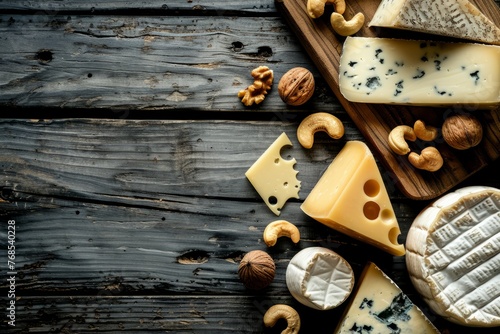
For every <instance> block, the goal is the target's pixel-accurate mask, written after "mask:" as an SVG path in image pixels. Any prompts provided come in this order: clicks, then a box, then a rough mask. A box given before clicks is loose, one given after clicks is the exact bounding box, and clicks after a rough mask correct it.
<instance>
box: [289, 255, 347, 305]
mask: <svg viewBox="0 0 500 334" xmlns="http://www.w3.org/2000/svg"><path fill="white" fill-rule="evenodd" d="M286 285H287V287H288V290H289V291H290V294H291V295H292V296H293V297H294V298H295V299H297V300H298V301H299V302H300V303H302V304H304V305H306V306H309V307H311V308H313V309H317V310H328V309H332V308H334V307H337V306H339V305H340V304H342V303H343V302H344V301H345V300H346V299H347V297H348V296H349V295H350V293H351V291H352V289H353V287H354V273H353V271H352V268H351V266H350V265H349V263H348V262H347V261H346V260H345V259H344V258H343V257H341V256H340V255H339V254H337V253H335V252H334V251H332V250H330V249H328V248H324V247H308V248H305V249H303V250H301V251H300V252H298V253H297V254H296V255H295V256H294V257H293V258H292V259H291V260H290V263H289V264H288V267H287V270H286Z"/></svg>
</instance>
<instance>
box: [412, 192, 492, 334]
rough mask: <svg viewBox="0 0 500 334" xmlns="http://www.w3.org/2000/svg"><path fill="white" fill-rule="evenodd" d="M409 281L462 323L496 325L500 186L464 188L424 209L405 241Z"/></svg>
mask: <svg viewBox="0 0 500 334" xmlns="http://www.w3.org/2000/svg"><path fill="white" fill-rule="evenodd" d="M406 249H407V253H406V264H407V268H408V272H409V274H410V278H411V281H412V283H413V285H414V286H415V288H416V290H417V291H418V292H419V293H420V294H421V295H422V297H423V298H424V300H425V301H426V302H427V304H428V305H429V306H430V307H431V309H432V310H433V311H434V312H436V313H437V314H439V315H441V316H442V317H444V318H446V319H447V320H449V321H452V322H455V323H459V324H461V325H464V326H477V327H496V326H500V190H499V189H496V188H491V187H482V186H476V187H465V188H461V189H459V190H457V191H455V192H452V193H449V194H447V195H445V196H443V197H441V198H439V199H438V200H436V201H435V202H433V203H432V204H431V205H430V206H428V207H427V208H425V209H424V210H422V212H421V213H420V214H419V215H418V216H417V217H416V218H415V220H414V222H413V223H412V225H411V227H410V229H409V232H408V235H407V240H406Z"/></svg>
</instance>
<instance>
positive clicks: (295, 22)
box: [277, 0, 500, 199]
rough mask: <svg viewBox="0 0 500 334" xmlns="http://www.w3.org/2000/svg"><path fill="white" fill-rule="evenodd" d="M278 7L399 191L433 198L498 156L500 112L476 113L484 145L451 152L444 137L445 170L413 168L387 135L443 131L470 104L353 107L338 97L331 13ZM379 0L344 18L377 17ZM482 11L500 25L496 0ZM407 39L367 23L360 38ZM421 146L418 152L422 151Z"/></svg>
mask: <svg viewBox="0 0 500 334" xmlns="http://www.w3.org/2000/svg"><path fill="white" fill-rule="evenodd" d="M277 3H278V8H279V9H280V10H281V11H282V13H283V15H284V16H285V17H286V19H287V20H288V22H289V24H290V27H291V28H292V30H294V31H295V33H296V34H297V36H298V38H299V40H300V41H301V43H302V44H303V45H304V48H305V49H306V50H307V51H308V53H309V55H310V57H311V58H312V59H313V61H314V63H315V64H316V66H317V67H318V68H319V69H320V72H321V73H322V74H323V76H324V78H325V79H326V81H327V83H328V84H329V86H330V88H331V89H332V91H333V92H334V94H335V96H336V97H337V98H338V99H339V101H340V103H341V104H342V106H343V107H344V108H345V110H346V111H347V113H348V114H349V116H350V117H351V118H352V120H353V121H354V123H355V124H356V125H357V126H358V128H359V129H360V131H361V132H362V133H363V135H364V136H365V138H366V139H367V140H368V141H369V143H370V144H371V148H372V149H374V150H375V151H376V152H377V154H378V156H379V158H380V159H381V161H382V162H383V163H384V166H385V167H386V168H387V169H388V170H389V171H391V172H392V173H394V174H395V175H396V178H397V180H398V185H399V187H400V188H401V190H402V191H403V192H404V193H405V194H406V196H408V197H409V198H412V199H431V198H435V197H437V196H439V195H441V194H443V193H444V192H446V191H448V190H449V189H451V188H452V187H454V186H455V185H457V184H458V183H460V182H461V181H462V180H464V179H466V178H467V177H469V176H471V175H472V174H473V173H475V172H477V171H478V170H480V169H482V168H484V167H485V166H486V165H487V164H488V163H490V162H491V161H493V160H496V159H497V158H498V157H499V156H500V149H499V147H500V145H499V144H500V141H499V137H500V122H499V119H500V108H499V107H497V108H495V109H493V110H472V112H474V113H475V114H476V115H478V118H480V119H481V121H482V123H483V124H484V125H485V130H486V131H485V136H484V140H483V141H482V143H481V144H480V145H479V146H478V147H476V148H474V149H473V150H468V151H466V152H458V151H456V150H454V149H452V148H450V147H449V146H448V145H446V143H445V142H444V140H443V139H442V138H438V139H437V140H435V141H434V142H433V145H434V146H436V147H437V148H438V149H439V151H440V152H441V154H442V156H443V157H444V166H443V167H442V168H441V169H440V170H439V171H437V172H434V173H429V172H426V171H421V170H418V169H415V168H414V167H413V166H412V165H411V164H410V163H409V162H408V161H407V158H406V156H397V155H395V154H393V153H392V151H391V150H390V148H389V146H388V143H387V137H388V134H389V132H390V131H391V129H393V128H394V127H395V126H397V125H401V124H406V125H413V123H414V122H415V121H416V120H417V119H421V120H423V121H424V122H425V123H426V124H430V125H434V126H436V127H440V126H441V124H442V122H443V121H444V119H445V118H446V117H447V115H449V114H450V113H452V112H465V113H466V112H471V110H470V107H468V106H455V107H450V108H431V107H413V106H392V105H377V104H362V103H352V102H349V101H347V100H346V99H345V98H344V97H343V96H342V94H341V93H340V90H339V87H338V81H339V73H338V66H339V61H340V55H341V53H342V45H343V41H344V38H342V37H340V36H338V35H337V34H336V33H335V32H334V31H333V29H332V28H331V26H330V24H329V21H328V18H327V17H326V16H327V15H324V17H321V18H319V19H317V20H312V19H310V18H309V16H308V14H307V10H306V2H305V1H303V0H285V1H277ZM379 3H380V1H369V0H358V1H350V2H348V3H347V9H346V13H345V16H346V17H352V16H353V15H354V14H355V13H357V12H362V13H363V14H364V15H365V17H366V21H367V22H368V21H369V20H370V18H371V17H372V16H373V14H374V13H375V11H376V9H377V7H378V4H379ZM475 3H477V5H478V8H480V9H481V10H484V12H486V13H487V14H488V16H490V18H491V19H492V21H493V22H495V23H497V24H499V23H500V9H499V8H498V6H497V5H496V4H495V3H494V2H493V1H477V2H475ZM402 34H403V36H404V37H405V38H409V37H412V36H414V37H415V38H417V36H416V35H412V34H410V33H409V32H406V31H405V32H397V31H389V30H380V29H371V28H368V26H367V25H365V26H364V27H363V28H362V29H361V30H360V31H359V32H358V33H357V34H356V35H357V36H372V37H374V36H379V37H382V36H383V37H389V36H391V37H398V36H399V37H401V35H402ZM418 36H419V37H418V38H427V39H428V38H432V39H438V38H436V37H435V36H432V37H431V36H425V35H423V34H419V35H418ZM421 148H422V147H416V148H414V149H417V150H420V149H421Z"/></svg>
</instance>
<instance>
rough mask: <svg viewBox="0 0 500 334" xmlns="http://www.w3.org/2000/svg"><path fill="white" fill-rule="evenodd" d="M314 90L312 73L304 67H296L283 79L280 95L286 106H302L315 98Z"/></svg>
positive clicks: (279, 86)
mask: <svg viewBox="0 0 500 334" xmlns="http://www.w3.org/2000/svg"><path fill="white" fill-rule="evenodd" d="M314 88H315V82H314V76H313V75H312V73H311V72H310V71H309V70H308V69H306V68H304V67H294V68H292V69H291V70H289V71H288V72H286V73H285V74H284V75H283V76H282V77H281V79H280V82H279V83H278V94H279V96H280V97H281V99H282V100H283V102H285V103H286V104H288V105H291V106H300V105H302V104H304V103H306V102H307V101H308V100H309V99H310V98H311V97H312V96H313V94H314Z"/></svg>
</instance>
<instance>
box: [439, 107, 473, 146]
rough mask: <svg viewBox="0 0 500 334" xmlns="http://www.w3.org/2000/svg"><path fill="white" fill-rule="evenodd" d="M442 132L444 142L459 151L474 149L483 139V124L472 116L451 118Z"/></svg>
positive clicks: (445, 122) (446, 121) (446, 120)
mask: <svg viewBox="0 0 500 334" xmlns="http://www.w3.org/2000/svg"><path fill="white" fill-rule="evenodd" d="M441 131H442V134H443V139H444V141H445V142H446V143H447V144H448V145H450V146H451V147H453V148H455V149H457V150H466V149H468V148H471V147H474V146H476V145H478V144H479V143H480V142H481V140H482V138H483V127H482V126H481V122H479V120H478V119H477V118H476V117H474V116H472V115H465V114H457V115H453V116H449V117H448V118H446V119H445V120H444V122H443V126H442V129H441Z"/></svg>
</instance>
